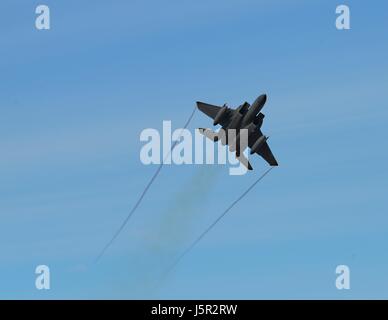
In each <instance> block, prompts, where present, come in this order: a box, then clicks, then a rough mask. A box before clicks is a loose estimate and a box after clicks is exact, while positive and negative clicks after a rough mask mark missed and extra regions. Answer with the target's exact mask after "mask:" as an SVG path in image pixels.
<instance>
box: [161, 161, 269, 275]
mask: <svg viewBox="0 0 388 320" xmlns="http://www.w3.org/2000/svg"><path fill="white" fill-rule="evenodd" d="M272 169H273V167H270V168H269V169H268V170H267V171H265V172H264V173H263V174H262V175H261V176H260V177H259V178H258V179H257V180H256V181H255V182H254V183H253V184H252V185H251V186H250V187H249V188H248V189H247V190H245V191H244V192H243V193H242V194H241V195H240V196H239V197H238V198H237V199H236V200H235V201H233V202H232V204H231V205H230V206H229V207H228V208H227V209H226V210H225V211H224V212H223V213H222V214H221V215H220V216H219V217H218V218H217V219H216V220H215V221H214V222H213V223H212V224H211V225H210V226H209V227H207V229H206V230H205V231H204V232H202V234H201V235H200V236H199V237H198V238H197V239H196V240H195V241H194V242H193V243H192V244H191V245H190V246H189V247H188V248H187V249H186V250H185V251H184V252H183V253H182V254H181V255H180V256H178V258H177V259H176V260H175V262H174V263H173V264H172V265H171V267H170V268H169V269H168V271H167V272H166V275H167V274H168V273H170V272H171V271H172V270H173V269H174V268H175V267H176V265H177V264H178V263H179V262H180V261H181V260H182V259H183V257H184V256H185V255H186V254H188V253H189V252H190V250H191V249H193V248H194V247H195V245H196V244H197V243H198V242H199V241H201V239H202V238H203V237H204V236H205V235H206V234H207V233H208V232H209V231H210V230H211V229H212V228H213V227H214V226H215V225H216V224H217V223H218V222H219V221H220V220H221V219H222V218H223V217H224V216H225V215H226V214H227V213H228V212H229V211H230V210H231V209H232V208H233V207H234V206H235V205H236V204H237V203H238V202H239V201H241V200H242V199H243V198H244V197H245V196H246V195H247V194H248V193H249V191H251V190H252V189H253V188H254V186H255V185H256V184H258V183H259V182H260V181H261V180H262V179H263V178H264V177H265V176H266V175H267V174H268V173H269V172H270V171H271V170H272Z"/></svg>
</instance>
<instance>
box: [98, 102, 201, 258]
mask: <svg viewBox="0 0 388 320" xmlns="http://www.w3.org/2000/svg"><path fill="white" fill-rule="evenodd" d="M196 110H197V108H196V107H195V108H194V110H193V112H192V113H191V115H190V117H189V118H188V119H187V121H186V124H185V125H184V127H183V128H182V131H183V130H184V129H186V128H187V126H188V125H189V124H190V122H191V120H192V119H193V117H194V114H195V111H196ZM182 131H181V133H182ZM177 143H178V141H175V142H174V143H173V145H172V146H171V150H170V151H169V153H168V154H167V155H166V157H165V158H164V159H163V161H162V163H161V164H160V165H159V167H158V169H156V172H155V173H154V175H153V176H152V178H151V180H150V181H149V182H148V184H147V186H146V187H145V188H144V190H143V192H142V193H141V195H140V197H139V199H138V200H137V202H136V203H135V205H134V206H133V208H132V210H131V211H130V212H129V214H128V216H127V217H126V218H125V220H124V221H123V223H122V224H121V226H120V228H119V229H118V230H117V231H116V233H115V234H114V235H113V237H112V239H111V240H110V241H109V242H108V243H107V244H106V245H105V247H104V248H103V249H102V251H101V252H100V254H99V255H98V256H97V258H96V259H95V263H97V262H98V261H99V260H100V259H101V258H102V256H103V255H104V253H105V252H106V250H107V249H108V248H109V247H110V246H111V245H112V243H113V242H114V241H115V240H116V238H117V237H118V236H119V234H120V233H121V232H122V231H123V229H124V227H125V226H126V225H127V223H128V221H129V219H131V217H132V215H133V214H134V213H135V211H136V209H137V208H138V207H139V205H140V203H141V202H142V200H143V198H144V196H145V195H146V193H147V191H148V190H149V188H150V187H151V185H152V184H153V183H154V181H155V179H156V177H157V176H158V175H159V173H160V170H162V167H163V165H164V161H165V159H166V158H167V157H168V156H169V155H170V153H171V152H172V150H174V148H175V146H176V145H177Z"/></svg>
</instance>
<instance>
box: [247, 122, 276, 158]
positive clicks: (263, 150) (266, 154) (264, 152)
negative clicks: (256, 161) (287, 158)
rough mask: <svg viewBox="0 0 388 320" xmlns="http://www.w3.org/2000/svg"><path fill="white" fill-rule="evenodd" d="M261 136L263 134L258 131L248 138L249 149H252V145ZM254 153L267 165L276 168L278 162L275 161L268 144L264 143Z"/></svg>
mask: <svg viewBox="0 0 388 320" xmlns="http://www.w3.org/2000/svg"><path fill="white" fill-rule="evenodd" d="M261 136H263V133H262V132H261V130H260V129H259V130H258V131H257V132H255V133H254V134H252V135H251V136H249V139H248V146H249V148H252V146H253V145H254V143H255V142H256V141H257V139H259V138H260V137H261ZM256 153H257V154H258V155H260V156H262V157H263V158H264V160H265V161H267V162H268V163H269V165H271V166H278V162H277V161H276V159H275V157H274V155H273V154H272V151H271V149H270V148H269V145H268V143H267V142H266V141H265V142H264V143H263V144H262V145H261V147H260V149H259V150H257V151H256Z"/></svg>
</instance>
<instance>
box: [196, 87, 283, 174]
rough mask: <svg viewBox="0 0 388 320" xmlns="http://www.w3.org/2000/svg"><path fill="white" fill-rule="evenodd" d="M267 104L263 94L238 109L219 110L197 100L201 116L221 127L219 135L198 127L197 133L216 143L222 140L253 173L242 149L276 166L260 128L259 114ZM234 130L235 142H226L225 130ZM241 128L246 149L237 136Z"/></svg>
mask: <svg viewBox="0 0 388 320" xmlns="http://www.w3.org/2000/svg"><path fill="white" fill-rule="evenodd" d="M266 101H267V96H266V95H265V94H263V95H261V96H259V97H258V98H257V99H256V100H255V102H253V104H252V105H250V104H249V103H248V102H244V103H243V104H242V105H240V106H239V107H238V108H237V109H232V108H229V107H228V106H227V105H226V104H224V105H223V106H222V107H219V106H215V105H211V104H208V103H204V102H200V101H197V107H198V109H199V110H200V111H202V112H203V113H204V114H206V115H207V116H209V117H210V118H212V119H213V125H214V126H216V125H221V129H220V130H219V131H218V132H214V131H212V130H210V129H204V128H199V132H200V133H201V134H203V135H204V136H206V137H207V138H209V139H211V140H212V141H214V142H216V141H218V140H221V143H222V144H223V145H228V146H229V149H230V151H232V152H234V151H235V152H236V157H237V159H238V160H239V161H240V162H241V163H242V164H243V165H245V167H247V168H248V170H252V166H251V164H250V163H249V161H248V159H246V158H245V156H244V155H243V151H244V150H243V149H245V148H246V147H249V148H250V154H254V153H257V154H259V155H260V156H262V157H263V158H264V160H266V161H267V162H268V163H269V164H270V165H271V166H277V165H278V162H277V161H276V159H275V157H274V155H273V154H272V152H271V149H270V148H269V146H268V143H267V140H268V137H267V136H265V135H263V133H262V132H261V130H260V128H261V126H262V124H263V119H264V114H263V113H261V112H260V111H261V109H262V108H263V107H264V104H265V102H266ZM231 129H234V130H233V131H234V132H233V133H235V135H234V136H235V139H234V140H233V141H228V140H229V139H228V137H229V134H228V131H230V130H231ZM241 129H247V131H246V132H247V133H248V142H247V146H245V147H244V146H242V145H241V146H240V144H239V141H240V138H239V136H240V135H239V133H240V130H241Z"/></svg>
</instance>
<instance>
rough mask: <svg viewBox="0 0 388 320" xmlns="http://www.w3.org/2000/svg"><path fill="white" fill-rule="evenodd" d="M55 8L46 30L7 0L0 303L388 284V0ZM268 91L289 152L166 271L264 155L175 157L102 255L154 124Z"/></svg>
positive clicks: (316, 294) (271, 124)
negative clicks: (178, 160)
mask: <svg viewBox="0 0 388 320" xmlns="http://www.w3.org/2000/svg"><path fill="white" fill-rule="evenodd" d="M44 3H45V4H47V5H49V7H50V9H51V30H49V31H37V30H36V29H35V28H34V20H35V13H34V11H35V7H36V6H37V5H38V4H40V3H38V2H36V1H29V0H25V1H10V0H5V1H2V3H1V5H0V9H1V16H2V17H1V19H0V26H1V27H0V37H1V45H0V55H1V58H2V59H1V60H0V79H1V82H0V83H1V87H0V106H1V107H0V148H1V157H0V177H1V180H0V181H1V183H0V217H1V224H0V243H1V245H0V248H1V255H0V268H1V269H0V270H1V272H0V298H23V299H30V298H34V299H53V298H66V299H67V298H77V299H78V298H82V299H83V298H98V299H100V298H109V299H110V298H119V299H134V298H135V299H136V298H162V299H167V298H176V299H179V298H209V299H210V298H234V299H240V298H247V299H260V298H263V299H266V298H279V299H287V298H307V299H314V298H333V299H348V298H388V271H387V270H388V248H387V243H388V232H387V228H388V217H387V209H388V205H387V198H386V196H387V191H388V188H387V186H388V185H387V178H388V175H387V171H386V170H385V168H384V164H385V163H386V162H387V160H388V151H387V148H386V143H387V142H386V141H387V137H388V132H387V125H386V119H387V116H388V112H387V98H388V97H387V95H388V91H387V86H388V73H387V71H388V62H387V59H386V57H387V53H388V47H387V46H388V43H387V41H386V40H387V27H388V25H387V21H388V19H387V12H388V6H387V4H386V3H385V2H384V1H372V2H368V3H366V2H365V1H346V4H348V5H349V6H350V10H351V30H349V31H338V30H336V28H335V24H334V23H335V18H336V16H335V8H336V6H337V5H339V4H342V3H343V2H340V1H331V0H329V1H327V0H325V1H302V0H300V1H287V2H286V1H280V0H279V1H258V0H257V1H248V0H242V1H229V0H227V1H225V0H223V1H211V2H210V3H209V1H202V0H200V1H195V2H194V1H175V0H174V1H165V2H160V1H112V2H110V3H108V2H106V1H88V2H85V1H83V2H82V3H80V2H79V1H75V0H69V1H62V2H61V3H59V2H58V1H52V0H46V1H45V2H44ZM261 93H267V95H268V101H267V104H266V106H265V109H264V110H263V112H264V113H265V114H266V118H265V120H266V121H265V123H264V126H263V131H264V132H265V133H266V134H268V135H270V136H271V139H270V145H271V148H272V150H273V152H274V154H275V155H276V157H277V159H278V160H279V163H280V166H279V167H278V168H276V169H274V170H272V172H271V173H270V174H269V175H268V176H267V177H266V178H265V179H264V180H263V181H262V182H261V183H260V184H259V185H257V187H256V188H255V189H254V190H253V191H252V192H251V193H250V194H249V195H248V196H247V197H246V198H245V201H244V202H240V203H239V204H238V205H237V206H236V207H235V208H234V209H233V210H232V211H231V212H230V213H229V214H228V215H227V216H226V217H225V218H224V219H223V220H222V221H221V222H220V223H219V224H218V225H217V226H216V227H215V228H214V229H213V230H212V232H211V233H209V234H208V235H207V236H206V237H205V238H204V239H203V240H202V241H201V242H200V243H199V244H198V246H196V247H195V248H194V249H193V250H192V251H191V252H190V254H188V255H187V256H186V257H185V258H184V259H183V260H182V261H181V263H180V264H179V265H178V266H177V268H176V269H175V270H174V271H173V272H172V273H171V274H170V275H169V276H168V277H167V278H163V277H161V274H162V273H163V270H164V269H165V268H166V267H167V266H168V265H169V264H170V263H171V262H172V261H173V260H174V257H176V256H177V255H179V253H180V252H182V250H184V249H185V248H186V246H187V245H188V244H189V243H190V242H191V241H193V240H194V239H195V238H196V237H197V236H198V235H199V234H200V233H201V232H202V230H203V229H204V228H206V226H207V225H209V224H210V223H211V222H212V221H213V220H214V219H216V218H217V216H218V215H219V214H220V213H221V212H222V211H223V210H224V209H225V208H226V207H227V206H228V205H229V204H230V203H231V202H232V201H233V200H234V199H235V198H237V197H238V196H239V195H240V194H241V192H243V191H244V190H245V189H246V188H247V187H248V186H249V185H250V184H251V183H252V182H253V181H254V180H255V179H256V178H257V177H258V176H259V175H260V174H261V173H262V172H264V170H265V169H266V164H265V162H264V161H262V160H261V159H259V158H255V159H252V164H253V167H254V168H255V170H254V171H253V172H250V173H249V174H247V175H245V176H229V175H228V168H227V167H223V166H211V165H208V166H198V165H197V166H188V165H186V166H166V167H165V168H163V170H162V172H161V174H160V176H159V177H158V179H157V180H156V182H155V184H154V185H153V186H152V188H151V189H150V191H149V193H148V194H147V196H146V198H145V201H144V202H143V203H142V204H141V206H140V208H139V210H138V211H137V212H136V214H135V215H134V217H133V220H131V222H130V224H129V225H128V226H127V227H126V228H125V230H124V232H123V233H122V234H121V236H120V237H119V238H118V239H117V241H115V243H114V244H113V246H112V247H111V248H110V250H109V251H108V252H107V253H106V255H105V256H104V258H103V259H102V260H101V261H100V263H99V264H97V265H95V264H93V260H94V259H95V257H96V256H97V255H98V253H99V251H100V250H101V249H102V247H103V246H104V245H105V244H106V242H107V241H108V240H109V239H110V237H111V236H112V235H113V233H114V232H115V231H116V229H117V228H118V226H119V225H120V224H121V222H122V221H123V219H124V218H125V217H126V215H127V214H128V212H129V210H130V209H131V207H132V206H133V204H134V203H135V201H136V200H137V197H138V196H139V194H140V192H141V191H142V189H143V187H144V186H145V185H146V183H147V182H148V180H149V179H150V177H151V176H152V174H153V173H154V171H155V170H156V166H144V165H143V164H141V162H140V160H139V152H140V148H141V146H142V143H141V142H140V141H139V135H140V132H141V130H143V129H144V128H161V126H162V121H163V120H172V123H173V126H174V127H175V128H179V127H181V126H183V124H184V122H185V120H186V118H187V117H188V116H189V114H190V112H191V110H192V109H193V107H194V106H195V101H197V100H201V101H207V102H210V103H214V104H223V103H225V102H228V104H230V105H238V104H239V103H241V102H243V101H250V102H252V101H253V100H254V99H255V98H256V96H258V95H259V94H261ZM210 125H211V122H210V121H209V119H207V118H206V117H205V116H204V115H202V114H200V113H197V114H196V115H195V117H194V119H193V121H192V123H191V125H190V129H192V130H193V129H194V128H196V127H203V126H210ZM39 264H46V265H48V266H49V267H50V271H51V289H50V290H48V291H38V290H36V289H35V286H34V283H35V274H34V271H35V267H36V266H37V265H39ZM339 264H346V265H348V266H349V267H350V272H351V289H350V290H345V291H344V290H342V291H339V290H337V289H336V287H335V285H334V283H335V277H336V275H335V267H336V266H337V265H339Z"/></svg>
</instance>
